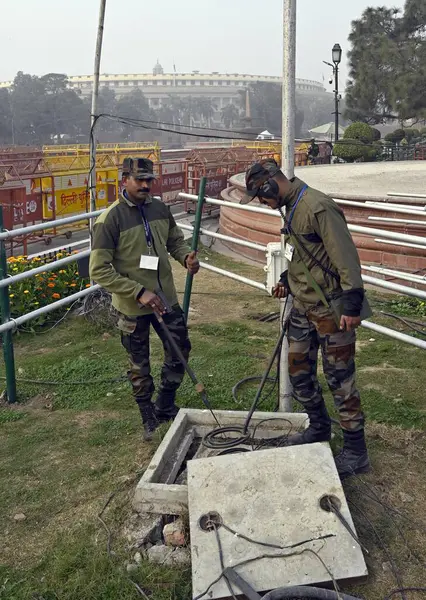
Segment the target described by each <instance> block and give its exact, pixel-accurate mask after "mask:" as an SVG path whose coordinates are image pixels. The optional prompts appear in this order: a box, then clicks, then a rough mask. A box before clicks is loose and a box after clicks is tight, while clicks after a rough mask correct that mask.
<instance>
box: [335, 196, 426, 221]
mask: <svg viewBox="0 0 426 600" xmlns="http://www.w3.org/2000/svg"><path fill="white" fill-rule="evenodd" d="M333 200H334V201H335V202H336V204H342V205H343V206H356V207H357V208H368V209H369V210H382V211H388V212H397V213H403V214H405V215H416V216H417V217H418V216H419V213H421V211H419V210H415V209H411V208H398V207H396V208H393V206H392V205H390V204H378V203H374V204H373V203H369V202H355V200H340V198H333Z"/></svg>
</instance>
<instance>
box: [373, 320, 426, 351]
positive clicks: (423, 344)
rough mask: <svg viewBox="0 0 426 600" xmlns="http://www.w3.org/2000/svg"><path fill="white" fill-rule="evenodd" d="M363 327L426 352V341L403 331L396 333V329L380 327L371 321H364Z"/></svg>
mask: <svg viewBox="0 0 426 600" xmlns="http://www.w3.org/2000/svg"><path fill="white" fill-rule="evenodd" d="M361 325H362V326H363V327H365V328H366V329H371V330H372V331H376V332H377V333H381V334H383V335H387V336H388V337H391V338H394V339H395V340H399V341H400V342H405V343H407V344H411V345H412V346H417V348H421V349H422V350H426V340H420V339H418V338H415V337H413V336H411V335H407V334H406V333H402V332H401V331H395V329H390V328H389V327H384V326H383V325H378V324H377V323H372V322H371V321H363V322H362V323H361Z"/></svg>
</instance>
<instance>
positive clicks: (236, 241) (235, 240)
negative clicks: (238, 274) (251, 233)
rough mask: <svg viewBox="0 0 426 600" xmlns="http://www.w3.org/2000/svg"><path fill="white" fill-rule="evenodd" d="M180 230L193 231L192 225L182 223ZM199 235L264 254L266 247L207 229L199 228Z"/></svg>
mask: <svg viewBox="0 0 426 600" xmlns="http://www.w3.org/2000/svg"><path fill="white" fill-rule="evenodd" d="M179 227H180V229H185V230H186V231H194V228H193V227H192V225H184V224H183V223H179ZM200 233H202V234H203V235H207V236H209V237H212V238H216V239H218V240H223V241H224V242H232V243H233V244H238V245H239V246H245V247H247V248H252V249H253V250H260V251H261V252H266V251H267V247H266V246H261V245H260V244H255V243H254V242H248V241H247V240H242V239H240V238H234V237H231V236H230V235H223V234H222V233H217V232H216V231H210V230H209V229H204V228H203V227H201V228H200Z"/></svg>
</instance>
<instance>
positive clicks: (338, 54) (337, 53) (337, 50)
mask: <svg viewBox="0 0 426 600" xmlns="http://www.w3.org/2000/svg"><path fill="white" fill-rule="evenodd" d="M331 57H332V60H333V64H331V63H329V62H326V61H325V60H324V61H323V62H324V63H325V64H326V65H328V66H329V67H331V68H332V69H333V75H334V113H333V114H334V141H335V142H338V141H339V114H340V113H339V102H340V94H339V65H340V63H341V61H342V48H341V47H340V44H334V46H333V49H332V51H331ZM330 83H331V82H330Z"/></svg>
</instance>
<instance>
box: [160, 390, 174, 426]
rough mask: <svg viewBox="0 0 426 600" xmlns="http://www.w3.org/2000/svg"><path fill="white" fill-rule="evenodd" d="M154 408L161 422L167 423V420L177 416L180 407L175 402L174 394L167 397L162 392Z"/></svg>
mask: <svg viewBox="0 0 426 600" xmlns="http://www.w3.org/2000/svg"><path fill="white" fill-rule="evenodd" d="M154 410H155V416H156V417H157V420H158V421H159V423H167V421H173V420H174V419H175V418H176V416H177V414H178V412H179V407H178V406H176V404H175V399H174V395H173V396H171V397H167V396H164V395H162V394H161V393H160V394H159V395H158V398H157V401H156V403H155V406H154Z"/></svg>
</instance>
